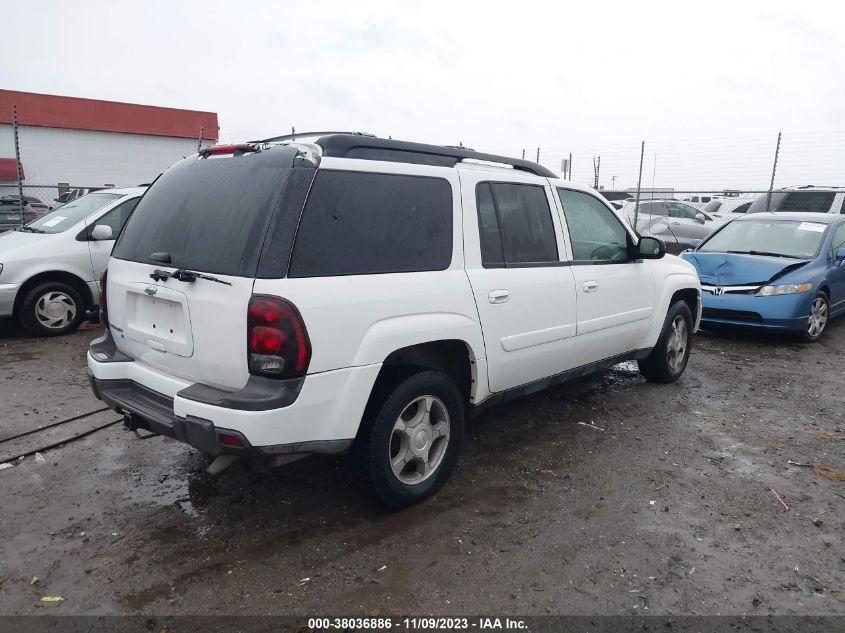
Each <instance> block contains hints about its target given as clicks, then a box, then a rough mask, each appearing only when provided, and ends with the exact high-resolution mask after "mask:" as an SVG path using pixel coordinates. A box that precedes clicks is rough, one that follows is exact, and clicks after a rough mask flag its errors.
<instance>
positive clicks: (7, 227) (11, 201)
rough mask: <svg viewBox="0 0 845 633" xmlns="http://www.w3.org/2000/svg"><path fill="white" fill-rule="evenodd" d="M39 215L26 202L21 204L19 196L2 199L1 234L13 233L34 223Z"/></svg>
mask: <svg viewBox="0 0 845 633" xmlns="http://www.w3.org/2000/svg"><path fill="white" fill-rule="evenodd" d="M37 217H38V213H37V212H36V210H35V209H34V208H32V207H31V206H30V204H29V202H27V201H26V200H24V202H23V204H21V199H20V198H19V197H18V196H3V197H2V198H0V232H3V231H11V230H12V229H14V228H15V227H17V226H20V225H21V224H25V223H27V222H32V221H33V220H34V219H35V218H37Z"/></svg>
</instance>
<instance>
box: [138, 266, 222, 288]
mask: <svg viewBox="0 0 845 633" xmlns="http://www.w3.org/2000/svg"><path fill="white" fill-rule="evenodd" d="M150 277H151V278H152V279H153V280H154V281H167V280H168V279H175V280H176V281H184V282H186V283H193V282H195V281H196V280H197V279H205V280H206V281H214V282H217V283H218V284H226V285H227V286H231V285H232V284H231V283H230V282H228V281H223V280H222V279H218V278H217V277H212V276H211V275H203V274H202V273H198V272H194V271H193V270H185V269H184V268H179V269H177V270H174V271H173V272H172V273H170V272H167V271H166V270H159V269H158V268H156V269H155V270H154V271H153V272H151V273H150Z"/></svg>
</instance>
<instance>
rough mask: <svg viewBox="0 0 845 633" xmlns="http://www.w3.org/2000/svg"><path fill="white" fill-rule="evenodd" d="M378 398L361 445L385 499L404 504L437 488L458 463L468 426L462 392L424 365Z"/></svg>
mask: <svg viewBox="0 0 845 633" xmlns="http://www.w3.org/2000/svg"><path fill="white" fill-rule="evenodd" d="M374 404H375V405H376V406H374V407H373V408H372V410H373V411H375V414H374V416H373V418H372V419H370V420H365V421H364V423H365V424H366V425H367V426H366V427H365V428H366V432H367V435H366V436H365V437H364V438H362V439H363V440H364V443H363V445H362V447H361V448H362V449H363V450H364V451H365V455H364V456H363V457H364V461H365V465H366V468H367V473H368V476H369V480H370V483H371V485H372V487H373V489H374V490H375V492H376V495H378V497H379V499H381V501H382V502H383V503H384V504H385V505H387V506H389V507H391V508H396V509H400V508H406V507H408V506H410V505H413V504H415V503H419V502H420V501H422V500H423V499H426V498H428V497H430V496H432V495H433V494H434V493H436V492H437V491H438V490H439V489H440V488H441V486H443V484H444V483H446V480H447V479H448V478H449V475H450V474H451V472H452V469H453V468H454V466H455V463H456V461H457V458H458V449H459V443H460V442H459V440H460V437H461V435H462V432H463V426H464V406H463V401H462V399H461V394H460V391H459V390H458V388H457V386H456V385H455V383H454V382H453V381H452V380H451V379H450V378H449V377H448V376H446V375H445V374H442V373H440V372H437V371H422V372H419V373H416V374H413V375H412V376H410V377H408V378H406V379H405V380H403V381H402V382H400V383H399V384H398V385H397V386H396V387H395V388H393V389H392V390H391V391H390V392H389V393H387V394H386V395H384V396H383V397H382V400H381V401H380V402H377V403H374Z"/></svg>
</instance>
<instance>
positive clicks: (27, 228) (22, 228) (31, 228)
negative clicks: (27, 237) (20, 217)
mask: <svg viewBox="0 0 845 633" xmlns="http://www.w3.org/2000/svg"><path fill="white" fill-rule="evenodd" d="M15 230H16V231H28V232H30V233H46V232H47V231H45V230H44V229H38V228H35V227H34V226H27V225H26V224H25V225H23V226H17V227H15Z"/></svg>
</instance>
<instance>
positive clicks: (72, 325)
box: [0, 187, 145, 336]
mask: <svg viewBox="0 0 845 633" xmlns="http://www.w3.org/2000/svg"><path fill="white" fill-rule="evenodd" d="M144 191H145V188H144V187H134V188H131V189H107V190H102V191H98V192H97V193H91V194H88V195H87V196H83V197H81V198H77V199H76V200H73V201H72V202H69V203H67V204H65V205H63V206H62V207H61V208H60V209H57V210H56V211H53V212H52V213H48V214H47V215H44V216H41V217H40V218H38V219H37V220H35V221H33V222H30V223H29V224H26V225H24V226H22V227H19V228H17V229H15V230H14V231H9V232H7V233H3V234H0V317H11V316H14V317H17V318H18V319H19V320H20V322H21V323H22V324H23V325H24V327H26V329H27V330H29V331H30V332H31V333H32V334H35V335H38V336H57V335H59V334H69V333H70V332H73V331H74V330H76V328H78V327H79V324H80V323H82V321H83V319H84V318H85V313H86V312H88V311H91V310H93V309H95V308H96V307H97V305H98V299H97V295H98V290H99V286H98V280H99V279H100V276H101V275H102V273H103V271H104V270H105V268H106V264H107V263H108V259H109V255H110V254H111V249H112V246H113V245H114V240H115V238H116V237H117V235H118V233H120V230H121V228H122V227H123V224H124V222H126V219H127V218H128V217H129V215H130V214H131V213H132V210H133V209H134V208H135V205H136V204H138V200H139V199H140V197H141V195H142V194H143V193H144Z"/></svg>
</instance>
